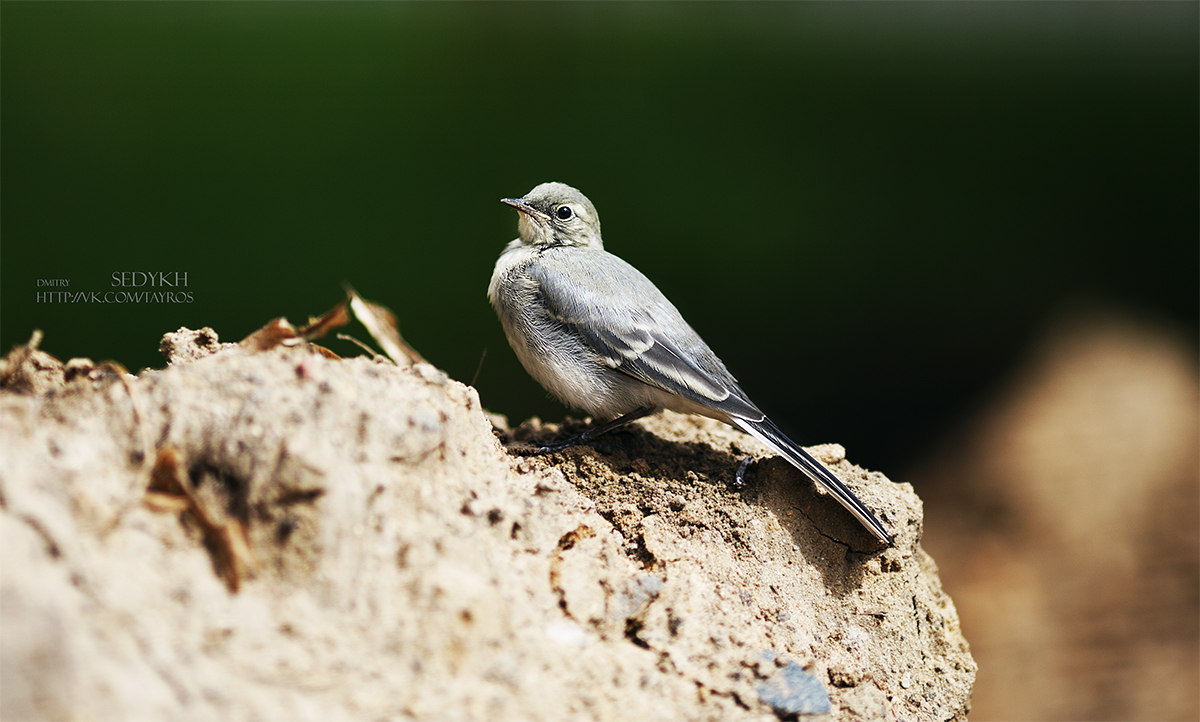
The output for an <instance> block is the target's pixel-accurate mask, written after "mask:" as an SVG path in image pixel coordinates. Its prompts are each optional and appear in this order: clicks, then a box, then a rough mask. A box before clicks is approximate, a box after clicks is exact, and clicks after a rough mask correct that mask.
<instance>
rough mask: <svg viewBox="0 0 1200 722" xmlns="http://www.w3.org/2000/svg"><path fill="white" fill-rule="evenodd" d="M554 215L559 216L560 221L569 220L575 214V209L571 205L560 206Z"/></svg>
mask: <svg viewBox="0 0 1200 722" xmlns="http://www.w3.org/2000/svg"><path fill="white" fill-rule="evenodd" d="M554 215H556V216H558V220H560V221H569V220H571V218H573V217H574V216H575V211H573V210H571V206H559V207H558V210H557V211H555V212H554Z"/></svg>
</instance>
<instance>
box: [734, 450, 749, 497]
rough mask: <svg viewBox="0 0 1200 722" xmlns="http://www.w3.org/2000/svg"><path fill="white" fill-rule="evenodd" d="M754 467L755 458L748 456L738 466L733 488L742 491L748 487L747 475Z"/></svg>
mask: <svg viewBox="0 0 1200 722" xmlns="http://www.w3.org/2000/svg"><path fill="white" fill-rule="evenodd" d="M751 466H754V457H753V456H747V457H746V458H744V459H742V460H741V462H740V463H739V464H738V467H737V472H736V473H735V474H734V475H733V488H735V489H741V488H743V487H745V486H746V473H747V472H748V471H750V467H751Z"/></svg>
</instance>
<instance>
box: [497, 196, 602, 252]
mask: <svg viewBox="0 0 1200 722" xmlns="http://www.w3.org/2000/svg"><path fill="white" fill-rule="evenodd" d="M500 202H501V203H507V204H508V205H510V206H512V207H513V208H516V209H517V210H518V211H520V221H519V223H518V228H519V230H520V233H521V242H522V243H525V244H526V245H529V246H534V247H538V248H550V247H552V246H583V247H588V248H597V249H602V248H604V243H603V241H601V240H600V216H599V214H597V213H596V207H595V206H593V205H592V202H591V201H589V200H588V199H587V196H585V195H584V194H582V193H580V192H579V191H577V190H575V189H574V188H572V187H571V186H569V185H565V184H563V183H543V184H541V185H540V186H537V187H535V188H534V189H533V190H531V191H529V192H528V193H526V194H525V197H524V198H501V199H500Z"/></svg>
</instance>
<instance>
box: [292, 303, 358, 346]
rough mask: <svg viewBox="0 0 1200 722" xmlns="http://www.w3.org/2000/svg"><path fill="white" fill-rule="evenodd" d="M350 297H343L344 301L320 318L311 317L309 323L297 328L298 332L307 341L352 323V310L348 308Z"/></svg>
mask: <svg viewBox="0 0 1200 722" xmlns="http://www.w3.org/2000/svg"><path fill="white" fill-rule="evenodd" d="M348 302H349V298H345V299H342V302H341V303H339V304H338V305H336V306H334V307H333V308H331V309H329V310H328V311H326V312H325V314H324V315H322V316H320V317H319V318H310V319H309V320H308V325H307V326H303V327H301V328H300V329H297V331H296V333H297V334H299V335H300V336H301V337H303V338H304V340H306V341H312V340H314V339H318V338H321V337H322V336H324V335H325V334H327V333H329V332H330V331H332V330H333V329H335V328H339V327H341V326H345V325H346V324H348V323H350V312H349V311H348V310H347V309H346V306H347V304H348Z"/></svg>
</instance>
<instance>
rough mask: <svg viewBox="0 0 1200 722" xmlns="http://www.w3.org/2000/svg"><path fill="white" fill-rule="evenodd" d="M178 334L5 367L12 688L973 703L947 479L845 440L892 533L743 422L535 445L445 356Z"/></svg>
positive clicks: (311, 709)
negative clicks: (80, 367)
mask: <svg viewBox="0 0 1200 722" xmlns="http://www.w3.org/2000/svg"><path fill="white" fill-rule="evenodd" d="M184 331H186V329H185V330H181V332H179V333H183V332H184ZM204 336H205V338H210V339H211V343H210V344H208V345H209V346H214V345H216V344H217V341H216V335H215V333H214V334H211V336H210V335H208V334H204ZM175 339H176V341H174V342H173V350H172V352H171V357H172V365H171V366H170V367H168V368H166V369H163V370H155V371H144V372H143V373H142V374H140V375H139V376H137V377H118V376H115V375H112V374H109V375H97V376H94V377H91V376H81V377H80V379H79V380H77V381H75V382H73V383H71V384H68V385H66V386H64V387H62V388H61V389H60V390H59V391H58V392H56V393H54V394H52V395H38V394H34V393H26V394H15V393H5V394H0V436H2V438H3V439H4V440H5V443H4V446H3V453H2V455H0V544H3V548H4V549H5V563H4V565H3V567H2V568H0V600H2V601H3V610H4V614H3V624H4V627H3V635H2V636H0V672H2V673H0V717H3V718H5V719H25V718H46V717H55V718H57V717H67V718H70V717H89V718H110V719H129V718H153V719H183V720H188V719H196V720H209V719H228V720H240V719H260V718H264V717H267V718H287V719H298V720H305V719H313V720H317V719H330V718H365V719H370V718H411V719H431V720H441V719H488V720H506V719H520V720H561V719H599V720H607V719H614V720H615V719H629V718H645V719H672V720H717V719H721V720H730V719H732V720H737V719H745V720H767V719H775V718H776V717H777V716H788V715H794V714H810V713H812V712H813V711H816V712H817V713H819V709H820V705H819V701H820V699H822V697H821V693H823V694H824V695H825V696H824V699H825V700H826V701H827V704H828V705H829V707H828V712H827V713H824V714H826V716H825V717H823V718H822V719H852V718H865V719H881V718H884V717H887V718H893V717H896V716H899V717H903V718H909V719H931V720H933V719H937V720H961V719H965V716H966V712H967V710H968V708H969V699H970V693H971V686H972V683H973V680H974V676H975V665H974V662H973V660H972V658H971V655H970V652H969V650H968V647H967V643H966V641H965V640H964V639H963V637H962V634H961V632H960V630H959V627H958V618H957V616H956V614H955V611H954V606H953V604H952V603H951V601H950V599H949V598H948V597H947V596H946V595H945V593H944V592H943V591H942V590H941V586H940V583H939V581H938V578H937V571H936V568H935V566H934V565H933V562H932V560H931V559H930V558H929V557H928V555H926V554H925V553H924V552H923V551H922V550H921V547H920V544H919V539H920V534H921V503H920V500H919V499H918V498H917V497H916V495H915V494H914V493H913V492H912V490H911V488H910V487H909V486H908V485H907V484H895V483H892V482H889V481H888V480H887V479H886V478H884V477H883V476H882V475H880V474H878V473H873V472H866V471H864V470H862V469H859V468H857V467H855V466H853V465H851V464H850V463H849V462H848V461H846V460H845V459H844V452H843V451H842V450H840V447H837V448H833V447H826V448H825V449H820V448H818V449H814V453H815V454H817V456H818V458H821V459H823V460H824V461H826V462H827V463H830V464H831V465H832V466H833V467H834V469H835V471H836V472H837V473H838V474H839V475H840V476H841V477H842V478H843V479H844V480H845V481H846V483H847V485H848V486H850V487H851V488H852V489H854V490H855V491H856V493H858V494H859V495H860V497H861V498H862V499H863V500H864V502H865V503H866V504H867V505H868V506H869V507H871V508H872V509H875V510H877V511H878V512H879V514H880V515H881V518H883V519H884V521H885V523H887V524H888V526H889V528H891V529H892V530H893V531H894V532H895V536H896V542H897V544H896V547H895V548H893V549H879V548H878V547H877V545H875V544H874V542H873V540H872V539H871V537H870V535H869V533H867V532H866V531H865V530H863V529H862V528H861V527H860V526H859V524H858V523H857V522H856V521H854V520H853V518H851V517H850V516H849V515H848V514H846V513H845V511H844V510H843V509H842V508H841V507H840V506H839V505H838V504H837V503H836V501H834V500H833V499H832V498H830V497H829V496H828V495H824V494H821V493H818V491H817V490H816V489H815V488H814V487H813V485H812V483H811V482H809V481H808V480H807V479H805V478H803V477H801V476H800V475H799V474H798V473H797V472H795V471H794V470H793V469H792V467H791V466H789V465H787V464H786V463H782V462H781V461H780V460H778V459H772V458H768V454H767V452H766V450H765V449H764V448H763V447H761V446H760V445H758V443H757V442H755V441H754V440H752V439H750V438H749V437H746V436H744V435H742V434H741V433H740V432H736V431H734V430H732V429H729V428H727V427H724V426H721V425H719V424H717V423H715V422H711V421H708V420H703V419H692V418H688V417H683V416H678V415H674V414H666V415H663V416H660V417H657V418H654V419H649V420H646V421H643V422H641V423H640V424H636V425H634V426H632V427H630V428H628V429H627V430H624V431H621V432H617V433H615V434H613V435H612V436H611V437H606V438H604V439H602V440H601V441H602V443H604V444H609V446H607V447H600V448H592V447H587V446H584V447H573V448H569V449H567V450H565V451H563V452H560V453H556V454H552V455H546V456H531V457H524V458H522V457H520V456H516V455H512V454H510V453H509V451H507V450H506V449H505V447H504V446H503V445H502V443H501V441H502V440H503V441H505V442H509V443H512V442H513V440H512V439H511V438H510V434H509V432H507V431H505V430H504V427H499V428H498V427H494V426H493V424H492V423H491V422H490V421H489V415H487V414H485V412H484V411H483V410H482V409H481V407H480V403H479V399H478V397H477V395H476V393H475V391H474V389H472V388H470V387H467V386H464V385H462V384H460V383H458V382H456V381H453V380H451V379H449V378H448V377H447V376H446V375H445V374H443V373H442V372H440V371H438V370H437V369H435V368H433V367H431V366H429V365H428V364H424V363H417V364H415V365H414V366H412V367H410V368H405V369H401V368H397V367H395V366H393V365H391V364H390V363H383V362H380V361H374V360H370V359H367V358H352V359H347V360H332V359H329V358H326V357H322V356H319V355H314V354H311V353H308V352H307V351H306V350H305V349H303V348H290V349H283V348H280V349H276V350H272V351H269V352H264V353H249V352H247V351H246V350H245V349H243V348H240V347H232V348H231V347H223V346H221V347H217V350H216V351H215V352H213V353H210V354H204V353H200V352H193V351H189V350H188V349H186V348H180V344H181V343H182V344H184V345H186V344H187V340H186V334H185V335H183V336H179V335H177V336H176V337H175ZM180 339H182V340H180ZM557 431H558V430H557V429H556V428H555V427H553V426H551V425H544V426H543V425H542V424H540V422H535V423H532V424H523V425H521V426H520V427H518V429H517V430H516V431H514V432H512V434H514V435H522V436H524V437H526V438H528V437H529V436H531V435H532V436H538V437H539V438H541V437H543V436H551V435H553V434H554V433H557ZM519 446H520V444H519V443H517V444H514V446H513V448H514V449H515V448H519ZM746 454H752V455H754V456H756V457H758V458H760V459H761V460H762V461H761V462H760V463H759V464H757V465H756V468H755V469H754V470H753V471H752V472H751V473H749V474H748V475H747V481H748V483H747V484H746V486H745V487H744V488H742V489H740V490H733V489H732V487H731V482H732V480H733V475H734V473H735V471H736V469H737V466H738V464H739V462H740V460H741V459H742V457H744V456H745V455H746ZM764 650H765V651H766V654H765V656H764ZM763 690H768V691H767V692H765V693H764V691H763ZM770 690H773V691H770Z"/></svg>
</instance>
